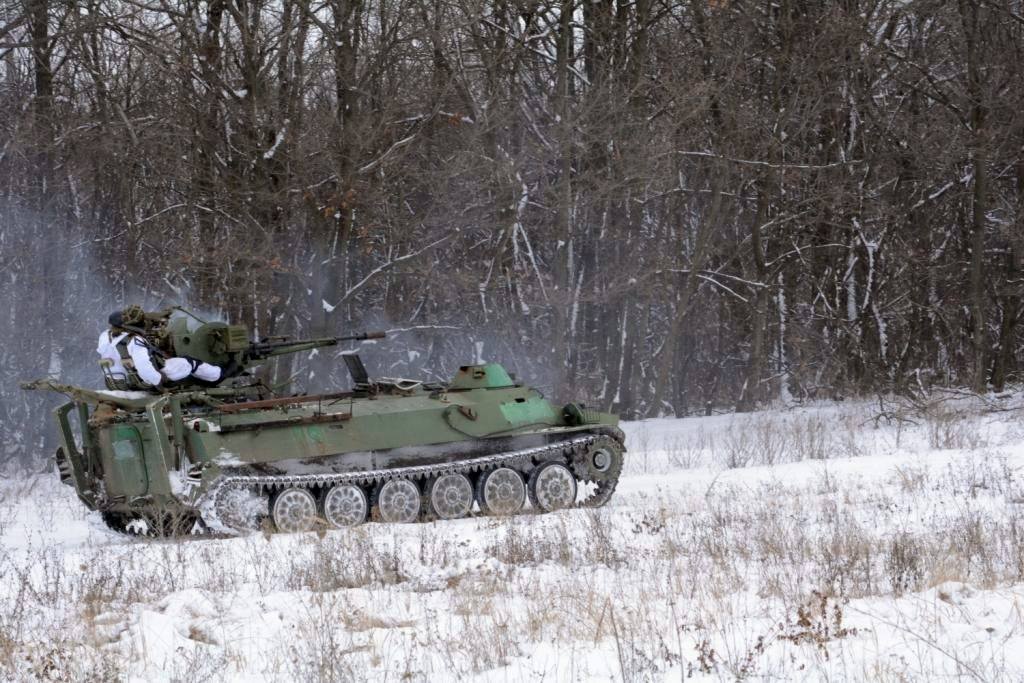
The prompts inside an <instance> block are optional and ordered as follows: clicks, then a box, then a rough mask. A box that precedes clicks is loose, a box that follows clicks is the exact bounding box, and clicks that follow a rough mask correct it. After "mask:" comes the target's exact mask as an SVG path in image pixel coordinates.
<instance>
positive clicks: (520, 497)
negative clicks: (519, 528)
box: [476, 467, 526, 515]
mask: <svg viewBox="0 0 1024 683" xmlns="http://www.w3.org/2000/svg"><path fill="white" fill-rule="evenodd" d="M476 500H477V502H478V503H480V511H481V512H484V513H485V514H491V515H514V514H515V513H517V512H519V511H520V510H521V509H522V508H523V504H524V503H525V502H526V482H524V481H523V475H521V474H519V473H518V472H516V471H515V470H514V469H512V468H510V467H499V468H498V469H495V470H491V471H490V472H485V473H484V474H482V475H481V476H480V478H479V479H478V480H477V482H476Z"/></svg>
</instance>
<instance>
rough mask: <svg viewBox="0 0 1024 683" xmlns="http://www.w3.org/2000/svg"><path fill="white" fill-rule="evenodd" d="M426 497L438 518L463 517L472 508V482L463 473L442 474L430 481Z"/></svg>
mask: <svg viewBox="0 0 1024 683" xmlns="http://www.w3.org/2000/svg"><path fill="white" fill-rule="evenodd" d="M427 499H428V500H429V501H430V509H431V510H432V511H433V512H434V514H435V515H437V517H438V519H456V518H458V517H465V516H466V515H468V514H469V511H470V510H471V509H472V508H473V484H471V483H470V481H469V479H468V478H467V477H466V475H464V474H443V475H441V476H440V477H438V478H437V479H434V480H433V481H432V482H431V483H430V489H429V491H428V492H427Z"/></svg>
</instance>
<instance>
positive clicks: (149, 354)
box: [96, 306, 231, 389]
mask: <svg viewBox="0 0 1024 683" xmlns="http://www.w3.org/2000/svg"><path fill="white" fill-rule="evenodd" d="M142 319H143V312H142V309H141V308H140V307H138V306H129V307H128V308H126V309H125V310H124V311H114V312H113V313H111V314H110V317H109V318H108V322H109V323H110V329H109V330H106V331H104V332H102V333H101V334H100V338H99V342H98V344H97V346H96V351H97V352H98V353H99V354H100V359H101V360H100V362H101V364H103V366H104V368H105V370H104V374H105V375H106V379H107V384H108V386H109V387H110V388H111V389H158V388H160V387H161V386H164V387H166V386H167V384H168V383H173V382H180V381H181V380H183V379H185V378H186V377H189V376H192V377H194V378H196V379H198V380H201V381H203V382H209V383H211V384H213V383H216V382H219V381H220V380H221V379H224V378H226V377H228V376H230V374H231V373H228V372H225V371H224V369H222V368H220V367H219V366H217V365H211V364H210V363H204V362H202V361H198V360H195V359H193V358H178V357H170V358H167V357H164V356H163V354H162V353H160V352H159V351H158V350H157V349H155V348H153V346H152V344H151V343H150V342H149V341H148V340H147V339H146V338H145V336H144V335H143V334H141V332H142V330H139V329H138V328H137V327H136V326H137V325H138V324H139V323H141V322H142Z"/></svg>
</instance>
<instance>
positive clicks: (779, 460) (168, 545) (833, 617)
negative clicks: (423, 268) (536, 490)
mask: <svg viewBox="0 0 1024 683" xmlns="http://www.w3.org/2000/svg"><path fill="white" fill-rule="evenodd" d="M1014 401H1015V399H1014V398H1006V399H1002V400H1000V399H991V400H989V401H988V402H987V403H984V404H983V403H982V402H979V401H976V400H975V401H972V400H968V399H958V400H953V399H950V400H944V401H939V400H937V401H935V402H934V403H933V404H932V405H930V406H928V407H927V408H926V409H924V410H916V411H900V410H896V409H895V408H894V406H893V405H887V406H885V411H884V413H885V414H884V415H883V414H880V409H879V407H878V406H877V405H870V404H865V403H846V404H838V405H820V406H814V407H806V408H793V409H787V410H775V411H767V412H763V413H757V414H753V415H746V416H734V415H725V416H715V417H711V418H689V419H682V420H650V421H644V422H636V423H631V424H627V425H626V426H625V427H626V431H627V434H628V446H629V448H630V452H629V453H628V455H627V467H626V474H625V476H624V477H623V479H622V481H621V483H620V486H619V490H618V492H617V493H616V495H615V497H614V498H613V499H612V502H611V503H610V504H609V505H608V506H607V507H606V508H603V509H601V510H597V511H589V510H571V511H563V512H559V513H554V514H550V515H545V516H537V515H532V514H526V515H523V516H520V517H517V518H512V519H495V518H487V517H477V518H472V519H465V520H459V521H455V522H440V523H426V524H416V525H409V526H385V525H380V524H367V525H364V526H362V527H360V528H357V529H354V530H350V531H330V532H326V533H320V534H317V533H309V534H300V535H291V536H288V535H268V536H264V535H262V534H255V535H252V536H248V537H242V538H234V539H197V540H187V541H163V540H140V539H132V538H125V537H122V536H118V535H117V534H114V533H112V532H110V531H107V530H106V529H105V528H104V527H103V525H102V523H101V521H100V520H99V517H98V516H97V515H95V514H90V513H87V512H86V511H85V510H84V508H83V507H82V506H81V505H80V504H79V503H78V501H77V500H76V499H75V497H74V494H73V492H72V491H71V489H69V488H67V487H63V486H61V485H60V484H59V483H58V482H57V477H56V475H50V476H43V477H34V478H30V479H20V480H16V481H7V482H3V483H0V549H2V553H0V680H7V679H10V680H31V679H44V680H124V679H128V680H167V681H171V680H174V681H177V680H182V681H186V680H187V681H199V680H238V681H252V680H289V681H290V680H394V681H421V680H422V681H438V680H480V681H595V680H596V681H600V680H616V681H617V680H626V681H638V680H682V679H688V678H692V679H694V680H701V679H707V680H735V679H738V678H744V679H751V680H821V679H829V680H856V681H860V680H882V681H889V680H892V681H906V680H922V681H924V680H928V681H932V680H938V679H953V678H956V679H961V678H962V679H977V680H985V681H996V680H1007V681H1010V680H1021V679H1022V678H1024V479H1022V477H1024V472H1022V467H1024V421H1022V419H1021V418H1022V416H1024V411H1022V410H1021V409H1020V407H1019V404H1015V403H1014Z"/></svg>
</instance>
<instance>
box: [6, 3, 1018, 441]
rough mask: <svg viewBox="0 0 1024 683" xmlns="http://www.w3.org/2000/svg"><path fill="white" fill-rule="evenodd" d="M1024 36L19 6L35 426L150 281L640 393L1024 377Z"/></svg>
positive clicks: (17, 364) (20, 180) (376, 9)
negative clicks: (60, 379) (43, 395)
mask: <svg viewBox="0 0 1024 683" xmlns="http://www.w3.org/2000/svg"><path fill="white" fill-rule="evenodd" d="M1022 48H1024V6H1022V3H1021V2H1019V0H974V1H971V0H955V1H953V0H841V1H836V2H818V1H813V0H771V1H769V0H486V1H485V0H272V1H269V0H203V1H198V0H79V1H77V2H70V1H68V0H0V287H2V290H0V297H2V301H3V310H2V312H3V315H4V322H3V325H0V359H2V361H3V362H2V368H0V373H2V378H0V399H2V401H0V443H3V446H2V447H0V450H2V453H3V456H4V457H7V458H11V457H16V458H17V457H21V456H24V455H26V454H29V455H31V454H32V453H34V452H36V451H38V450H39V448H38V447H39V446H40V445H41V444H42V443H43V439H44V434H45V431H44V429H43V427H42V423H43V422H44V420H45V417H46V416H45V414H44V413H43V411H42V406H43V405H44V403H45V402H44V401H42V400H41V399H40V398H39V397H35V396H32V395H28V394H24V393H22V392H19V391H18V388H17V380H18V379H24V378H26V377H35V376H40V375H45V374H47V373H49V374H53V375H62V376H65V377H67V378H69V379H75V380H78V381H84V382H90V383H95V382H96V379H97V378H98V374H97V372H96V366H95V362H94V359H93V349H94V346H95V337H96V335H97V333H98V332H99V331H100V330H101V329H102V327H103V321H104V319H105V317H106V313H107V312H108V311H109V309H110V308H111V307H114V306H117V305H119V304H120V302H122V301H124V302H133V301H140V302H143V303H145V304H146V305H148V306H163V305H169V304H172V303H187V304H189V305H192V306H194V307H197V308H198V309H200V310H202V311H207V312H211V314H213V315H224V316H229V317H231V318H232V319H234V320H237V321H240V322H244V323H246V324H248V325H250V326H251V327H252V328H253V330H254V331H255V333H256V334H257V335H259V336H267V335H279V334H289V335H316V336H322V335H325V334H335V333H348V332H352V331H354V330H356V329H359V328H375V327H385V328H387V329H389V330H391V331H392V335H391V340H390V341H389V342H387V343H386V344H378V345H376V346H374V347H372V348H370V349H369V350H368V351H367V359H368V365H369V366H371V368H373V369H375V371H376V372H377V373H378V374H382V375H391V376H396V375H398V376H400V375H417V374H422V373H427V374H433V373H436V376H444V375H446V374H448V373H450V372H451V371H452V370H453V369H454V368H455V366H457V365H459V364H461V363H465V362H467V361H472V360H476V359H478V358H484V359H497V360H502V361H504V362H506V363H508V364H509V365H510V366H512V368H513V369H514V370H515V371H516V372H517V373H518V375H519V376H520V377H521V378H523V379H525V380H528V381H530V382H531V383H534V384H537V385H539V386H541V387H542V388H544V389H545V390H546V391H547V392H548V393H553V394H554V395H555V396H556V397H558V398H568V397H570V396H575V397H578V398H580V399H582V400H584V401H586V402H588V403H590V404H594V405H597V406H600V407H602V408H605V409H611V410H615V411H619V412H621V413H622V414H623V415H625V416H630V417H637V416H653V415H666V414H677V415H679V414H686V413H688V412H693V411H697V410H703V409H704V407H705V405H706V404H707V403H709V402H710V403H712V404H713V405H714V406H716V407H719V408H727V409H732V408H735V409H739V410H748V409H751V408H753V407H754V406H756V405H758V404H759V403H761V402H763V401H765V400H767V399H772V398H777V397H782V398H788V397H794V398H797V399H800V398H815V397H833V396H839V395H850V394H858V393H866V392H873V391H896V392H907V391H919V390H921V389H922V388H926V387H928V386H930V385H933V384H936V383H938V384H943V385H950V384H956V385H966V386H969V387H972V388H974V389H976V390H985V389H986V388H994V389H996V390H1000V389H1002V387H1003V386H1004V384H1005V383H1006V382H1007V381H1008V380H1011V379H1012V378H1013V377H1014V373H1016V372H1018V371H1019V363H1020V360H1021V347H1022V343H1021V341H1022V340H1021V336H1022V335H1021V331H1020V325H1018V323H1019V320H1020V317H1021V310H1022V303H1021V296H1022V293H1024V286H1022V282H1024V280H1022V274H1021V265H1022V264H1021V253H1022V251H1024V238H1022V233H1024V230H1022V227H1024V221H1022V215H1024V213H1022V211H1024V206H1022V202H1024V116H1022V114H1021V112H1022V111H1024V87H1022V86H1024V82H1022V80H1024V79H1022V70H1024V54H1022ZM343 375H344V370H343V366H342V364H340V363H337V358H336V357H334V356H333V355H330V354H321V355H320V356H319V357H318V358H314V359H313V360H312V361H307V360H306V359H298V360H296V361H294V362H293V363H288V364H282V365H280V366H278V367H277V368H276V369H274V371H273V377H271V378H269V379H271V380H273V381H275V382H277V383H281V384H282V386H285V387H286V388H289V389H291V388H294V389H299V388H316V387H317V386H323V385H326V384H330V383H338V382H344V379H343ZM289 380H291V382H290V384H285V383H287V382H288V381H289Z"/></svg>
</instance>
